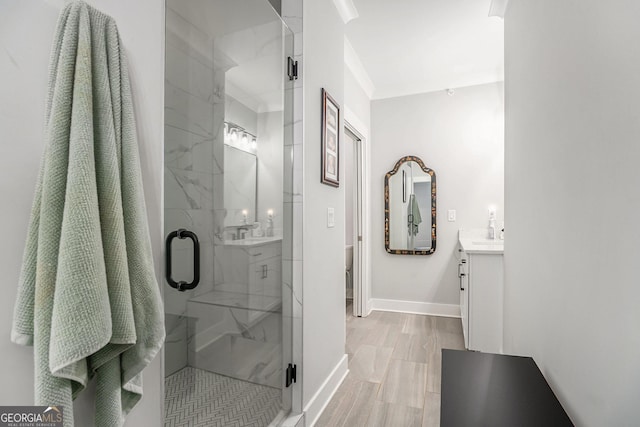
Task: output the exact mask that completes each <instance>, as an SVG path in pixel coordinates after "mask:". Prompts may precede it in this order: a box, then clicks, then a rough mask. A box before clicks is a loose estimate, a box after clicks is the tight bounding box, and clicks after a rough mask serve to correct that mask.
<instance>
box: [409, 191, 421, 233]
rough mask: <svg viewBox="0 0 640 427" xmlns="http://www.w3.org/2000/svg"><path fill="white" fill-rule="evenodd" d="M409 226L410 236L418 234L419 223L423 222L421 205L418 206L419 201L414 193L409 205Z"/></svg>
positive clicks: (410, 197)
mask: <svg viewBox="0 0 640 427" xmlns="http://www.w3.org/2000/svg"><path fill="white" fill-rule="evenodd" d="M407 216H408V218H407V227H408V231H409V236H417V235H418V232H419V231H420V230H419V225H420V223H421V222H422V215H420V207H419V206H418V201H417V200H416V195H415V194H412V195H410V196H409V207H408V208H407Z"/></svg>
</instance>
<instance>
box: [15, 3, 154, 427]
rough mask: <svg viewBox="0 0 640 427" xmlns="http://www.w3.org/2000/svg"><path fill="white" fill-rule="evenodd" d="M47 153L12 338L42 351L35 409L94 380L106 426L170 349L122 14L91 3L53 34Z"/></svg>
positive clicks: (68, 405) (65, 14)
mask: <svg viewBox="0 0 640 427" xmlns="http://www.w3.org/2000/svg"><path fill="white" fill-rule="evenodd" d="M45 138H46V144H45V151H44V155H43V160H42V163H41V168H40V174H39V177H38V184H37V187H36V194H35V199H34V203H33V208H32V212H31V221H30V226H29V234H28V236H27V243H26V248H25V253H24V259H23V266H22V274H21V278H20V284H19V290H18V298H17V301H16V306H15V311H14V321H13V329H12V333H11V339H12V341H13V342H15V343H18V344H23V345H33V346H34V364H35V403H36V404H37V405H60V406H63V407H64V409H65V412H64V415H65V426H72V425H73V408H72V399H73V398H75V397H76V396H77V395H78V393H79V392H80V391H82V390H83V389H84V387H85V386H86V385H87V383H88V381H89V380H90V379H91V378H92V377H93V376H94V375H95V376H96V382H97V384H96V414H95V417H96V418H95V424H96V426H109V427H112V426H117V425H122V424H123V423H124V417H125V415H126V414H127V413H128V412H129V411H130V410H131V409H132V408H133V407H134V406H135V405H136V403H137V402H138V401H139V400H140V398H141V397H142V370H143V369H144V368H145V367H146V366H147V365H148V364H149V363H150V362H151V360H152V359H153V358H154V357H155V355H156V354H157V352H158V351H159V350H160V348H161V346H162V343H163V341H164V326H163V314H162V313H163V309H162V301H161V298H160V292H159V289H158V284H157V281H156V278H155V272H154V267H153V258H152V252H151V243H150V239H149V230H148V224H147V220H146V218H147V217H146V210H145V206H144V198H143V197H144V194H143V189H142V175H141V171H140V160H139V156H138V145H137V140H136V126H135V122H134V117H133V105H132V99H131V88H130V84H129V78H128V71H127V64H126V60H125V57H124V52H123V49H122V46H121V42H120V39H119V35H118V30H117V28H116V25H115V22H114V21H113V19H112V18H110V17H108V16H106V15H104V14H102V13H101V12H99V11H97V10H95V9H93V8H92V7H90V6H88V5H87V4H85V3H83V2H79V1H78V2H72V3H70V4H68V5H67V6H66V7H65V8H64V10H63V11H62V13H61V15H60V18H59V21H58V26H57V29H56V33H55V36H54V44H53V52H52V55H51V64H50V75H49V93H48V99H47V107H46V117H45Z"/></svg>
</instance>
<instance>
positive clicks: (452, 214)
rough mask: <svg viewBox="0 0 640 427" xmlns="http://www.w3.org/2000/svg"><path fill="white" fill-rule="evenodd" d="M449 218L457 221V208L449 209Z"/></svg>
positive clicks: (451, 220)
mask: <svg viewBox="0 0 640 427" xmlns="http://www.w3.org/2000/svg"><path fill="white" fill-rule="evenodd" d="M447 220H449V222H456V210H455V209H449V210H448V211H447Z"/></svg>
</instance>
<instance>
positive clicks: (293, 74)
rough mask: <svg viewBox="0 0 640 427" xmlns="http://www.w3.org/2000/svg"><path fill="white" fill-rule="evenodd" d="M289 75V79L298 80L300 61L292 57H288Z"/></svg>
mask: <svg viewBox="0 0 640 427" xmlns="http://www.w3.org/2000/svg"><path fill="white" fill-rule="evenodd" d="M287 75H288V76H289V80H298V61H294V60H293V58H292V57H289V58H288V59H287Z"/></svg>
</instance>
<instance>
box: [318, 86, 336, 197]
mask: <svg viewBox="0 0 640 427" xmlns="http://www.w3.org/2000/svg"><path fill="white" fill-rule="evenodd" d="M321 127H322V136H321V138H322V144H321V145H322V155H321V156H320V158H321V159H322V165H321V170H322V174H321V177H320V182H322V183H323V184H327V185H331V186H333V187H338V186H339V185H340V154H339V153H340V107H339V106H338V104H337V103H336V101H335V100H334V99H333V98H332V97H331V95H329V94H328V93H327V91H326V90H324V89H322V125H321Z"/></svg>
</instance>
